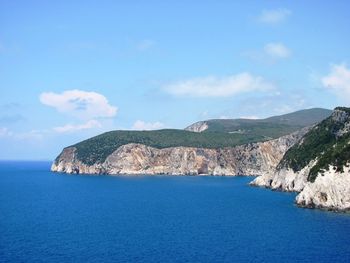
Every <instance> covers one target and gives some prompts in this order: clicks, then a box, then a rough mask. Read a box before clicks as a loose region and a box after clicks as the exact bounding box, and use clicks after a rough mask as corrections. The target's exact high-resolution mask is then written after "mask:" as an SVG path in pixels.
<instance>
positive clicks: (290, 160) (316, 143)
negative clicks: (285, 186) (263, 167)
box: [279, 108, 350, 182]
mask: <svg viewBox="0 0 350 263" xmlns="http://www.w3.org/2000/svg"><path fill="white" fill-rule="evenodd" d="M337 109H338V110H342V111H345V112H347V113H350V109H349V108H337ZM346 121H350V120H349V119H347V120H346ZM344 126H345V123H344V122H339V121H335V120H334V119H333V118H332V117H329V118H327V119H325V120H324V121H322V122H321V123H320V124H318V125H317V126H316V127H314V128H313V129H312V130H311V131H309V132H308V133H307V134H306V135H305V136H304V138H303V140H302V141H301V143H299V144H297V145H294V146H293V147H292V148H290V149H289V150H288V151H287V153H286V154H285V156H284V157H283V159H282V161H281V162H280V164H279V168H281V167H290V168H291V169H293V170H294V171H295V172H297V171H300V170H301V169H302V168H303V167H305V166H306V165H308V164H309V162H310V161H312V160H315V159H316V158H317V162H316V164H315V165H314V166H313V167H312V169H311V171H310V173H309V175H308V181H311V182H313V181H314V180H315V179H316V177H317V174H318V173H319V172H321V173H322V171H325V170H328V168H329V165H333V166H335V169H337V171H342V169H343V166H344V165H346V163H347V162H348V161H349V160H350V145H349V142H350V133H345V134H343V135H341V136H337V132H338V131H340V130H342V129H343V128H344Z"/></svg>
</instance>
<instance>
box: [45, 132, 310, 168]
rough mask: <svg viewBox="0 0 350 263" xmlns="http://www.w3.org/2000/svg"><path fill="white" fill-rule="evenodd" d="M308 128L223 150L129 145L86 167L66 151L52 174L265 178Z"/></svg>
mask: <svg viewBox="0 0 350 263" xmlns="http://www.w3.org/2000/svg"><path fill="white" fill-rule="evenodd" d="M306 131H307V128H305V129H302V130H301V131H298V132H295V133H293V134H290V135H287V136H283V137H281V138H278V139H275V140H270V141H265V142H257V143H249V144H245V145H240V146H235V147H226V148H219V149H208V148H196V147H168V148H163V149H157V148H155V147H151V146H147V145H144V144H135V143H129V144H125V145H122V146H120V147H118V148H117V149H116V150H115V151H114V152H112V153H111V154H109V155H108V156H107V157H106V158H105V159H104V160H103V161H98V162H95V163H92V164H91V163H86V162H84V161H82V160H81V159H79V158H78V156H77V148H76V147H74V146H72V147H68V148H65V149H64V150H63V152H62V153H61V154H60V155H59V156H58V157H57V158H56V160H55V162H54V163H53V165H52V171H56V172H65V173H76V174H79V173H83V174H84V173H87V174H181V175H186V174H190V175H198V174H203V175H261V174H263V173H267V172H269V171H270V170H272V169H274V168H275V167H276V165H277V164H278V163H279V162H280V160H281V158H282V157H283V155H284V153H285V152H286V151H287V150H288V149H289V148H290V147H291V146H292V145H293V144H294V143H295V142H297V141H298V140H299V139H300V138H301V137H302V136H303V135H304V134H305V133H306Z"/></svg>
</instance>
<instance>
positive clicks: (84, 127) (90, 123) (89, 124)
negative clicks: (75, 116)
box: [53, 120, 102, 133]
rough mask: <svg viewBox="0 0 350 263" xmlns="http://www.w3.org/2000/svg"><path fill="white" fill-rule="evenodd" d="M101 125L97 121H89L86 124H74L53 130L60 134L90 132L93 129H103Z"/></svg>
mask: <svg viewBox="0 0 350 263" xmlns="http://www.w3.org/2000/svg"><path fill="white" fill-rule="evenodd" d="M101 126H102V125H101V123H100V122H98V121H96V120H89V121H87V122H86V123H83V124H78V125H73V124H66V125H64V126H60V127H55V128H53V130H54V131H55V132H58V133H70V132H76V131H81V130H88V129H93V128H101Z"/></svg>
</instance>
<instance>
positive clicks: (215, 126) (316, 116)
mask: <svg viewBox="0 0 350 263" xmlns="http://www.w3.org/2000/svg"><path fill="white" fill-rule="evenodd" d="M331 113H332V111H331V110H328V109H322V108H313V109H306V110H300V111H296V112H292V113H288V114H284V115H280V116H273V117H269V118H266V119H256V120H251V119H223V120H222V119H212V120H207V121H200V122H196V123H194V124H192V125H190V126H188V127H187V128H185V130H187V131H193V132H229V133H239V134H250V135H253V136H254V135H260V136H264V137H269V138H277V137H280V136H283V135H285V134H288V133H292V132H294V131H297V130H299V129H301V128H303V127H306V126H310V125H313V124H315V123H318V122H320V121H322V120H323V119H325V118H327V117H329V116H330V115H331Z"/></svg>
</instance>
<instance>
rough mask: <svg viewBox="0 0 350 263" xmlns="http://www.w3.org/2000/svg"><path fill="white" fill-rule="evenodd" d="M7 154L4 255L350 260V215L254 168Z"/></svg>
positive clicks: (1, 231) (0, 189)
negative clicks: (11, 157)
mask: <svg viewBox="0 0 350 263" xmlns="http://www.w3.org/2000/svg"><path fill="white" fill-rule="evenodd" d="M49 167H50V163H48V162H0V262H350V242H349V240H350V215H349V214H337V213H331V212H324V211H318V210H309V209H300V208H297V207H296V206H295V205H294V204H293V200H294V197H295V195H294V194H291V193H282V192H272V191H269V190H266V189H260V188H253V187H249V186H247V183H248V182H249V181H250V180H252V178H247V177H234V178H233V177H202V176H198V177H197V176H188V177H185V176H183V177H181V176H152V177H151V176H140V177H135V176H132V177H112V176H74V175H64V174H55V173H51V172H50V171H49Z"/></svg>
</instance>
